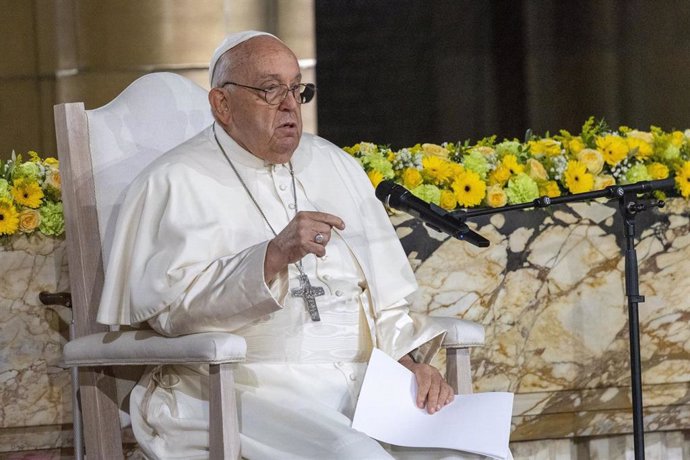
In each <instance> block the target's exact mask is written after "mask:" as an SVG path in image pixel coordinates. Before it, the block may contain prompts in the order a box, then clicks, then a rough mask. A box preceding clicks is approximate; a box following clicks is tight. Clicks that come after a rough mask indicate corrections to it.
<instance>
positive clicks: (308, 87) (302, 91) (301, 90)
mask: <svg viewBox="0 0 690 460" xmlns="http://www.w3.org/2000/svg"><path fill="white" fill-rule="evenodd" d="M226 85H234V86H239V87H240V88H246V89H253V90H254V91H261V92H262V93H264V100H265V101H266V102H267V103H268V104H269V105H278V104H281V103H282V102H283V101H284V100H285V98H286V97H287V95H288V92H291V93H292V95H293V96H294V98H295V100H296V101H297V103H298V104H306V103H307V102H309V101H311V100H312V99H313V98H314V94H316V85H315V84H314V83H299V84H297V85H294V86H290V87H288V85H283V84H280V85H271V86H269V87H268V88H256V87H254V86H247V85H241V84H239V83H235V82H233V81H227V82H225V83H223V84H222V85H220V86H221V87H222V86H226Z"/></svg>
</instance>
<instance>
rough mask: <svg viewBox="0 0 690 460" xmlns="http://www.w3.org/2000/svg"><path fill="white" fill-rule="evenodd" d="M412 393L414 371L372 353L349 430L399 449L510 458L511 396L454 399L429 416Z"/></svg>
mask: <svg viewBox="0 0 690 460" xmlns="http://www.w3.org/2000/svg"><path fill="white" fill-rule="evenodd" d="M416 388H417V383H416V381H415V378H414V374H413V373H412V372H410V371H409V370H408V369H407V368H405V367H404V366H403V365H401V364H400V363H398V362H396V361H395V360H394V359H392V358H391V357H390V356H388V355H386V354H385V353H383V352H382V351H380V350H378V349H374V352H373V353H372V355H371V360H370V361H369V366H368V368H367V372H366V375H365V376H364V382H363V383H362V391H361V393H360V396H359V400H358V402H357V408H356V410H355V416H354V419H353V421H352V427H353V428H355V429H356V430H359V431H362V432H364V433H366V434H367V435H368V436H371V437H372V438H374V439H377V440H379V441H382V442H386V443H389V444H394V445H399V446H407V447H441V448H448V449H457V450H462V451H465V452H471V453H475V454H481V455H486V456H489V457H493V458H497V459H505V458H508V456H509V450H508V441H509V439H510V417H511V415H512V409H513V394H512V393H504V392H496V393H475V394H470V395H456V396H455V399H454V400H453V402H452V403H450V404H449V405H447V406H445V407H444V408H443V409H441V410H440V411H439V412H437V413H435V414H433V415H429V414H428V413H427V412H426V409H419V408H418V407H417V405H416V404H415V395H416Z"/></svg>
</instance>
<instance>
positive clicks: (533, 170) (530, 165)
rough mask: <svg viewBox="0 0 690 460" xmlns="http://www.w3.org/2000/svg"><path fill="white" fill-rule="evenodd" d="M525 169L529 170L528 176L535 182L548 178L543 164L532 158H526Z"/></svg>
mask: <svg viewBox="0 0 690 460" xmlns="http://www.w3.org/2000/svg"><path fill="white" fill-rule="evenodd" d="M527 170H528V171H529V177H531V178H532V179H534V180H535V181H537V182H544V181H546V180H548V179H549V175H548V174H547V173H546V169H544V165H542V164H541V163H539V162H538V161H537V160H535V159H534V158H530V159H529V160H527Z"/></svg>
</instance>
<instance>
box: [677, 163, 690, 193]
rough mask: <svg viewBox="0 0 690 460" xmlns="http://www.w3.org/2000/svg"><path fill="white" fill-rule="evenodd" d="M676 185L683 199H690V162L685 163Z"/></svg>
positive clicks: (679, 172) (680, 170)
mask: <svg viewBox="0 0 690 460" xmlns="http://www.w3.org/2000/svg"><path fill="white" fill-rule="evenodd" d="M676 185H678V190H680V194H681V195H683V198H688V197H690V161H686V162H685V163H683V166H682V167H681V168H680V169H679V170H678V174H677V175H676Z"/></svg>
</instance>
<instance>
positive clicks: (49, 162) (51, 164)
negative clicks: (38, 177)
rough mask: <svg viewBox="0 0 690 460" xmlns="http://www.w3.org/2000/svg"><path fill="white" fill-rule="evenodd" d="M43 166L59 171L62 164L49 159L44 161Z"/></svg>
mask: <svg viewBox="0 0 690 460" xmlns="http://www.w3.org/2000/svg"><path fill="white" fill-rule="evenodd" d="M43 164H45V165H46V166H49V167H51V168H55V169H58V168H59V167H60V162H59V161H58V160H57V159H55V158H53V157H48V158H46V159H45V160H43Z"/></svg>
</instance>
